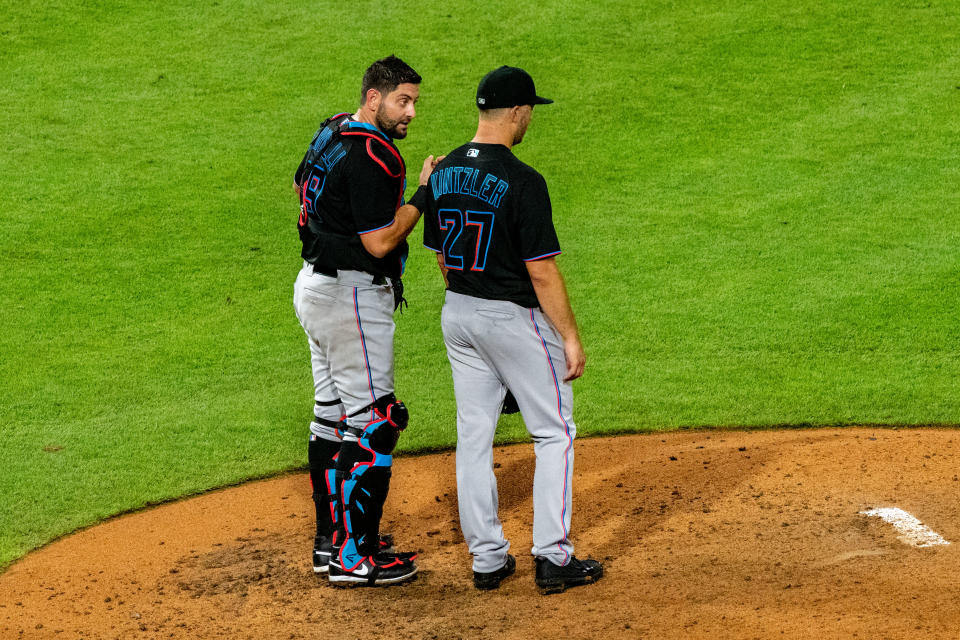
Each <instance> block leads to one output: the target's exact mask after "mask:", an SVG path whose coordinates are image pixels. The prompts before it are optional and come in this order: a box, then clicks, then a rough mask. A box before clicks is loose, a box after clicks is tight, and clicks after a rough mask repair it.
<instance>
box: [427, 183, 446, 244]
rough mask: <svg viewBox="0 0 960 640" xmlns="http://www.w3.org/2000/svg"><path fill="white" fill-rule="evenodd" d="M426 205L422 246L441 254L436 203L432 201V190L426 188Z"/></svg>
mask: <svg viewBox="0 0 960 640" xmlns="http://www.w3.org/2000/svg"><path fill="white" fill-rule="evenodd" d="M427 189H428V192H427V204H426V210H425V211H424V212H423V246H425V247H426V248H427V249H430V250H431V251H435V252H437V253H441V251H442V249H441V244H442V242H443V241H442V239H441V237H440V221H439V220H438V219H437V203H436V201H435V200H434V199H433V190H432V189H430V187H429V186H428V187H427Z"/></svg>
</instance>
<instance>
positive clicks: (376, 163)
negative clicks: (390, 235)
mask: <svg viewBox="0 0 960 640" xmlns="http://www.w3.org/2000/svg"><path fill="white" fill-rule="evenodd" d="M357 147H358V148H357V149H355V150H354V152H353V153H351V154H350V159H349V163H350V164H349V165H348V169H349V170H348V176H349V177H348V179H347V181H348V192H349V193H348V195H349V198H350V205H351V207H350V208H351V210H352V211H353V219H354V224H356V227H357V233H358V234H360V235H363V234H365V233H370V232H371V231H376V230H378V229H382V228H384V227H389V226H390V225H391V224H393V220H394V217H395V215H396V212H397V208H398V207H399V205H400V197H401V195H402V189H403V165H402V163H401V160H400V157H399V154H397V155H394V154H395V152H394V151H393V150H392V149H390V148H388V147H387V145H385V144H384V143H382V142H380V141H379V140H377V139H375V138H368V139H367V140H361V141H358V144H357Z"/></svg>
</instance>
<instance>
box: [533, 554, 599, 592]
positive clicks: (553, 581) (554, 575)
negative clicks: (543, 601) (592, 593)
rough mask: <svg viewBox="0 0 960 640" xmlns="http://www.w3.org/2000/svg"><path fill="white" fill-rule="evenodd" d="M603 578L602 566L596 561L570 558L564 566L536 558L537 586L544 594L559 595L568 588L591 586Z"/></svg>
mask: <svg viewBox="0 0 960 640" xmlns="http://www.w3.org/2000/svg"><path fill="white" fill-rule="evenodd" d="M601 577H603V565H602V564H600V563H599V562H597V561H596V560H578V559H577V558H576V556H571V557H570V562H568V563H567V564H565V565H564V566H562V567H561V566H559V565H555V564H553V563H552V562H550V561H549V560H547V559H546V558H537V586H538V587H540V589H541V590H542V591H543V593H544V594H548V593H560V592H561V591H563V590H565V589H567V588H568V587H576V586H579V585H582V584H592V583H594V582H596V581H597V580H599V579H600V578H601Z"/></svg>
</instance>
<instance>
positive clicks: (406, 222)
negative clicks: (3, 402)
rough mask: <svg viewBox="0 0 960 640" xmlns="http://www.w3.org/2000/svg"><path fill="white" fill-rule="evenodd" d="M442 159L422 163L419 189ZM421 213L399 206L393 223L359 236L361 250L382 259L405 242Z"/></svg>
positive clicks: (432, 158) (430, 157) (411, 207)
mask: <svg viewBox="0 0 960 640" xmlns="http://www.w3.org/2000/svg"><path fill="white" fill-rule="evenodd" d="M442 159H443V156H441V157H440V158H437V159H434V157H433V156H427V158H426V160H424V161H423V169H422V170H421V171H420V181H419V184H420V186H421V187H423V186H426V185H427V182H428V181H429V179H430V174H431V173H432V172H433V168H434V167H435V166H437V163H438V162H439V161H440V160H442ZM421 213H423V212H422V211H420V210H418V209H417V208H416V207H415V206H413V205H412V204H405V205H403V206H401V207H400V208H399V209H397V211H396V213H395V214H394V216H393V222H391V223H390V224H389V225H388V226H385V227H381V228H380V229H376V230H374V231H370V232H367V233H363V234H361V235H360V242H362V243H363V248H364V249H366V250H367V252H368V253H370V254H371V255H373V256H375V257H377V258H382V257H384V256H385V255H387V254H388V253H390V252H391V251H393V250H394V249H395V248H396V247H397V245H399V244H400V243H401V242H403V241H404V240H406V238H407V236H409V235H410V232H411V231H413V228H414V227H415V226H417V221H418V220H420V214H421Z"/></svg>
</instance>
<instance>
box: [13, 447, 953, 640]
mask: <svg viewBox="0 0 960 640" xmlns="http://www.w3.org/2000/svg"><path fill="white" fill-rule="evenodd" d="M955 439H956V440H957V443H956V444H955V443H954V440H955ZM958 449H960V433H958V432H957V431H950V430H936V429H918V430H896V431H895V430H883V429H876V430H873V429H844V430H809V431H787V432H730V431H724V432H716V431H715V432H697V433H672V434H667V435H663V434H651V435H640V436H629V437H620V438H604V439H591V440H586V439H583V440H578V441H577V443H576V480H575V485H574V513H573V532H572V537H573V540H574V543H575V544H576V546H577V554H578V555H580V556H581V557H586V556H592V557H594V558H597V559H600V560H603V561H604V563H605V565H606V575H605V576H604V578H603V579H602V580H601V581H600V582H599V583H597V584H596V585H592V586H586V587H580V588H576V589H571V590H568V591H567V592H566V593H563V594H559V595H552V596H541V595H539V594H538V592H537V590H536V588H535V586H534V584H533V561H532V559H531V558H530V556H529V553H528V551H529V548H530V527H531V503H530V497H529V496H530V486H531V483H532V479H533V463H534V458H533V452H532V448H531V447H530V446H526V445H524V446H513V447H503V448H498V450H497V454H496V459H497V465H498V470H497V474H498V477H499V481H500V509H501V516H502V518H503V520H504V524H505V528H506V532H507V535H508V537H509V538H510V539H511V540H512V541H513V552H514V554H515V555H516V556H517V559H518V566H517V573H516V575H515V576H514V577H512V578H510V579H508V580H506V581H504V583H503V584H502V586H501V588H500V589H499V590H498V591H494V592H478V591H476V590H474V588H473V586H472V581H471V576H472V574H471V570H470V559H469V555H468V554H467V551H466V547H465V546H464V544H463V540H462V538H461V536H460V533H459V528H458V525H457V501H456V491H455V488H454V457H453V454H451V453H446V454H439V455H432V456H425V457H408V458H400V459H398V460H397V461H396V464H395V472H394V480H393V489H392V493H391V495H390V499H389V500H388V502H387V514H386V516H385V519H384V530H389V531H391V532H393V533H394V534H395V536H396V538H397V540H398V541H400V542H401V543H404V544H402V545H401V546H404V547H405V548H418V549H420V551H421V552H422V554H421V558H420V560H419V565H420V568H421V572H420V575H419V578H418V579H417V580H416V581H415V582H413V583H411V584H408V585H403V586H396V587H390V588H379V589H371V588H362V587H360V588H357V587H355V588H333V587H331V586H329V585H328V584H327V582H326V579H325V578H323V577H320V576H316V575H314V574H313V572H312V569H311V565H310V545H311V542H312V535H311V527H312V524H313V515H312V513H313V507H312V503H311V501H310V496H309V492H310V489H309V481H308V480H307V477H306V475H303V474H297V475H293V476H285V477H282V478H278V479H275V480H270V481H266V482H257V483H252V484H249V485H247V486H243V487H236V488H231V489H227V490H223V491H218V492H214V493H210V494H207V495H204V496H201V497H198V498H195V499H191V500H186V501H183V502H179V503H174V504H170V505H165V506H162V507H158V508H155V509H150V510H148V511H144V512H141V513H137V514H133V515H129V516H125V517H122V518H117V519H115V520H112V521H110V522H107V523H106V524H103V525H100V526H98V527H95V528H92V529H89V530H87V531H83V532H81V533H78V534H76V535H74V536H71V537H69V538H66V539H64V540H61V541H59V542H57V543H55V544H52V545H50V546H49V547H47V548H44V549H42V550H41V551H38V552H36V553H34V554H31V555H30V556H28V557H26V558H25V559H23V560H22V561H21V562H19V563H17V564H15V565H14V566H13V567H11V568H10V569H9V570H8V571H7V572H6V573H4V574H3V575H0V637H2V638H124V639H126V638H231V639H233V638H256V639H257V640H266V639H273V638H327V637H329V638H338V639H344V640H348V639H352V638H357V639H362V640H369V639H372V638H411V639H414V638H415V639H417V640H419V639H422V638H443V639H447V638H463V639H473V638H522V639H524V640H529V639H530V638H641V637H643V638H689V637H709V638H754V637H756V638H772V637H793V638H810V637H820V638H831V637H844V638H847V637H853V636H855V635H859V636H860V637H869V638H879V637H898V638H907V637H925V638H929V637H944V638H956V637H957V634H958V631H957V630H958V629H960V588H958V587H960V579H958V577H957V576H958V575H960V500H958V493H960V482H958V477H957V474H958V473H960V464H958V462H960V461H958V459H957V450H958ZM877 507H898V508H900V509H902V510H904V511H906V512H909V513H910V514H912V515H913V516H915V517H916V518H918V519H919V520H921V521H922V522H923V525H925V527H926V529H924V532H926V534H927V536H928V539H927V542H930V541H936V540H937V539H936V538H935V537H931V536H936V535H939V536H942V538H943V541H945V542H951V541H952V542H954V544H933V545H932V546H926V547H918V546H914V544H912V543H910V541H909V539H908V538H907V537H906V536H905V534H904V533H903V532H902V531H900V530H898V529H897V528H896V527H895V526H894V525H893V524H890V523H888V522H885V521H884V520H882V519H881V518H879V517H870V516H867V515H863V514H862V513H861V512H863V511H865V510H868V509H870V508H877ZM914 524H916V523H914ZM900 526H901V527H903V526H906V525H900ZM901 537H903V538H904V540H901V539H900V538H901Z"/></svg>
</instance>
